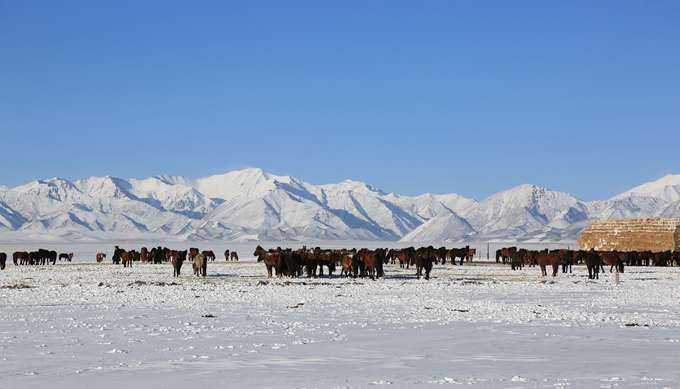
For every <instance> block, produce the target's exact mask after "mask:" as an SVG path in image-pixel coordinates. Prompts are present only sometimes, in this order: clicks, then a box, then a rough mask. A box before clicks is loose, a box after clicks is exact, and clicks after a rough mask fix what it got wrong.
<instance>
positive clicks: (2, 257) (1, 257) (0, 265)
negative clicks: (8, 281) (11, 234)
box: [0, 253, 7, 270]
mask: <svg viewBox="0 0 680 389" xmlns="http://www.w3.org/2000/svg"><path fill="white" fill-rule="evenodd" d="M5 263H7V254H5V253H0V270H5Z"/></svg>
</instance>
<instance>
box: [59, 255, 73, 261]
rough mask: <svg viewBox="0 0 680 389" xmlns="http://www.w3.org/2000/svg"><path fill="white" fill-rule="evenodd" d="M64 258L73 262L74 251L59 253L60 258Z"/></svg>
mask: <svg viewBox="0 0 680 389" xmlns="http://www.w3.org/2000/svg"><path fill="white" fill-rule="evenodd" d="M62 259H63V260H65V261H68V262H71V261H72V260H73V253H68V254H66V253H61V254H59V260H60V261H61V260H62Z"/></svg>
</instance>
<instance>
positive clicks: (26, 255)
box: [0, 249, 73, 270]
mask: <svg viewBox="0 0 680 389" xmlns="http://www.w3.org/2000/svg"><path fill="white" fill-rule="evenodd" d="M57 259H59V261H62V260H63V261H67V262H71V261H72V260H73V253H61V254H59V255H57V252H56V251H54V250H45V249H38V250H37V251H16V252H15V253H14V254H12V262H14V264H15V265H17V266H18V265H43V266H44V265H50V264H51V265H54V264H56V263H57ZM6 264H7V254H5V253H0V270H4V269H5V266H6Z"/></svg>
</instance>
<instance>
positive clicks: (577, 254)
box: [0, 246, 680, 279]
mask: <svg viewBox="0 0 680 389" xmlns="http://www.w3.org/2000/svg"><path fill="white" fill-rule="evenodd" d="M253 255H254V256H255V257H257V261H258V262H262V263H264V266H265V270H266V272H267V277H270V278H271V277H273V276H277V277H283V276H286V277H302V276H306V277H310V278H311V277H319V276H323V275H324V268H325V269H326V274H327V275H328V276H332V275H333V273H334V272H335V271H336V270H338V269H340V275H341V276H344V277H354V278H356V277H368V278H371V279H376V278H381V277H384V276H385V271H384V266H385V265H387V264H399V267H400V268H406V269H409V268H411V267H414V268H415V273H416V274H415V275H416V278H418V279H419V278H421V277H423V278H425V279H429V278H430V273H431V271H432V268H433V265H434V264H439V263H441V264H446V263H447V261H449V262H450V263H451V264H452V265H456V264H459V265H463V264H464V263H465V262H471V261H472V259H473V258H474V257H475V255H476V250H475V249H474V248H471V247H470V246H465V247H462V248H446V247H440V248H435V247H433V246H427V247H420V248H417V249H416V248H414V247H407V248H401V249H388V248H377V249H374V250H369V249H365V248H362V249H322V248H320V247H315V248H307V247H303V248H301V249H297V250H294V249H290V248H286V249H282V248H280V247H277V248H275V249H269V250H265V249H264V248H262V247H261V246H257V248H256V249H255V252H254V253H253ZM105 259H106V254H105V253H101V252H100V253H97V255H96V260H97V262H103V261H104V260H105ZM215 259H216V256H215V253H214V252H213V251H212V250H203V251H200V250H199V249H198V248H195V247H192V248H189V249H188V250H172V249H169V248H167V247H160V246H159V247H152V248H151V249H148V248H147V247H142V248H141V249H140V250H139V251H137V250H129V251H128V250H125V249H122V248H120V247H118V246H115V248H114V251H113V256H112V258H111V260H112V262H113V264H117V265H119V264H122V265H123V267H132V264H133V263H134V262H140V263H153V264H161V263H170V264H171V265H172V268H173V276H175V277H179V276H180V274H181V270H182V265H183V264H184V262H186V261H189V262H191V265H192V270H193V273H194V274H195V275H196V276H203V277H205V276H206V275H207V272H208V262H210V261H215ZM224 259H225V260H226V261H238V260H239V257H238V253H237V252H236V251H230V250H226V251H225V252H224ZM12 260H13V262H14V265H17V266H19V265H50V264H51V265H54V264H56V262H57V260H59V261H62V260H64V261H67V262H71V261H72V260H73V253H60V254H57V252H56V251H53V250H44V249H38V250H37V251H17V252H15V253H13V254H12ZM6 262H7V254H5V253H0V270H3V269H5V266H6ZM496 262H497V263H503V264H509V265H510V266H511V268H512V270H520V269H522V268H524V267H525V266H530V267H533V266H538V267H539V268H540V270H541V275H542V276H547V275H548V269H551V271H552V276H553V277H554V276H557V274H558V272H559V269H560V267H561V268H562V272H563V273H571V271H572V266H573V265H579V264H585V265H586V268H587V269H588V278H590V279H598V278H599V273H600V272H604V271H605V268H604V266H609V268H610V269H609V271H610V272H612V271H614V269H615V270H616V271H617V272H619V273H623V271H624V268H625V266H674V265H675V266H680V251H664V252H651V251H632V252H621V251H595V250H588V251H585V250H578V251H575V250H565V249H559V250H548V249H546V250H542V251H537V250H527V249H522V248H517V247H503V248H501V249H499V250H497V251H496Z"/></svg>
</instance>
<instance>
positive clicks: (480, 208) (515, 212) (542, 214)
mask: <svg viewBox="0 0 680 389" xmlns="http://www.w3.org/2000/svg"><path fill="white" fill-rule="evenodd" d="M585 208H586V207H585V204H583V203H581V202H580V201H579V200H578V199H576V198H574V197H573V196H571V195H569V194H567V193H563V192H555V191H551V190H549V189H546V188H542V187H539V186H535V185H520V186H517V187H514V188H512V189H508V190H506V191H503V192H500V193H496V194H494V195H492V196H490V197H488V198H487V199H485V200H483V201H482V202H480V203H479V204H478V205H476V206H475V207H473V208H471V209H470V211H469V212H467V213H466V214H465V218H466V219H467V220H468V222H470V224H472V226H473V227H474V228H475V230H477V231H478V232H480V233H482V234H485V235H488V236H492V237H499V238H500V237H514V238H521V237H522V236H523V235H526V234H532V233H536V232H541V231H544V230H545V229H546V227H547V226H549V225H550V224H551V223H553V222H555V223H557V222H559V221H561V220H564V219H565V218H566V217H569V216H571V215H578V214H579V213H582V212H584V211H585Z"/></svg>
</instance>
